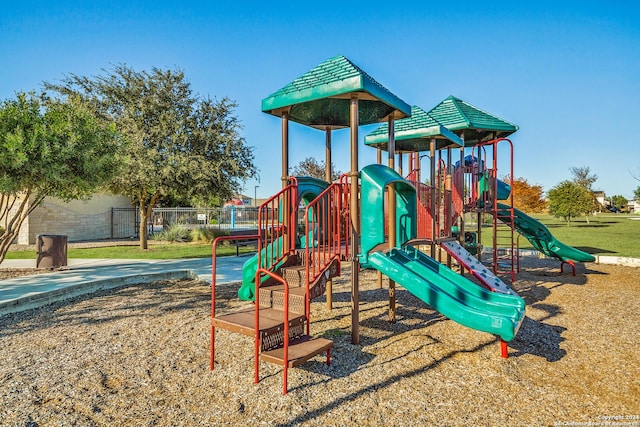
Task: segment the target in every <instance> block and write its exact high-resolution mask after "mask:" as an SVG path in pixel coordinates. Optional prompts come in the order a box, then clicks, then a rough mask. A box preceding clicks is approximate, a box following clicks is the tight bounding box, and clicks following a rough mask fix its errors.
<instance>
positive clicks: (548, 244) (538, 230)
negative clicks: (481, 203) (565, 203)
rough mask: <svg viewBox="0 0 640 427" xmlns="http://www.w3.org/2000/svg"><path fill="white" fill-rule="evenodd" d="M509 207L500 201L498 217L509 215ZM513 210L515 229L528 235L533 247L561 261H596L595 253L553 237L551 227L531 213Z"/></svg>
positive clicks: (525, 235)
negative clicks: (531, 215)
mask: <svg viewBox="0 0 640 427" xmlns="http://www.w3.org/2000/svg"><path fill="white" fill-rule="evenodd" d="M508 209H509V206H507V205H504V204H502V203H499V204H498V217H499V218H500V217H503V216H507V217H508V216H509V211H508ZM513 212H514V219H513V221H514V226H515V230H516V231H517V232H518V233H520V234H522V235H523V236H524V237H526V238H527V240H529V242H531V244H532V245H533V247H534V248H536V249H537V250H538V251H540V252H542V253H543V254H545V255H547V256H550V257H554V258H558V259H559V260H561V261H577V262H594V261H595V260H596V258H595V257H594V256H593V255H591V254H588V253H586V252H583V251H581V250H579V249H576V248H574V247H572V246H569V245H566V244H564V243H562V242H561V241H559V240H557V239H556V238H555V237H553V235H552V234H551V232H550V231H549V229H548V228H547V227H545V225H544V224H542V223H541V222H540V221H538V220H537V219H534V218H531V217H530V216H529V215H527V214H525V213H524V212H522V211H520V210H518V209H515V208H514V209H513Z"/></svg>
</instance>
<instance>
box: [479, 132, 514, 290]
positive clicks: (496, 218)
mask: <svg viewBox="0 0 640 427" xmlns="http://www.w3.org/2000/svg"><path fill="white" fill-rule="evenodd" d="M503 141H505V142H508V144H509V148H510V159H509V167H510V169H509V174H508V177H509V178H508V181H509V182H507V183H506V184H507V185H509V186H510V188H511V192H510V194H509V200H508V202H507V206H508V208H507V209H498V203H499V201H498V173H497V171H498V144H499V143H500V142H503ZM476 147H477V148H478V154H480V149H482V151H483V153H484V157H485V159H486V158H487V153H486V148H487V147H491V149H492V156H491V157H492V158H491V168H488V167H487V161H485V162H484V163H485V170H484V171H483V175H484V177H485V179H486V180H488V183H489V186H488V187H489V191H483V192H482V194H480V197H481V198H482V199H481V200H482V206H483V207H484V209H485V210H489V209H491V210H492V213H493V272H494V273H495V274H498V270H499V268H500V263H499V262H498V256H499V253H498V252H499V251H498V238H499V236H498V226H499V224H500V223H501V222H502V223H505V224H506V225H507V226H508V227H509V231H508V233H507V237H508V239H509V241H508V242H507V249H506V251H507V255H508V260H509V269H508V270H507V271H506V272H507V273H508V274H509V275H510V276H511V281H512V282H513V280H514V279H515V270H516V261H515V258H516V255H515V245H514V238H513V235H514V227H515V224H514V209H513V143H512V142H511V140H510V139H507V138H498V139H494V140H491V141H487V142H484V143H482V144H478V145H477V146H476ZM476 147H474V150H475V149H476ZM481 164H482V163H481ZM478 175H480V174H478ZM478 179H479V178H478ZM476 187H477V184H476ZM485 190H486V189H485ZM505 211H506V212H508V216H506V217H505V216H504V215H499V212H505Z"/></svg>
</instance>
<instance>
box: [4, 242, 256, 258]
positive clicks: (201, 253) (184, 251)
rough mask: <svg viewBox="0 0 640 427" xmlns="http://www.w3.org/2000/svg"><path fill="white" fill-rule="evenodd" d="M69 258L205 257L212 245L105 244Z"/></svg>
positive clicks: (221, 252)
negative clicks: (143, 248)
mask: <svg viewBox="0 0 640 427" xmlns="http://www.w3.org/2000/svg"><path fill="white" fill-rule="evenodd" d="M217 249H218V250H217V252H218V256H230V255H233V256H235V255H236V247H235V246H219V247H218V248H217ZM252 251H253V252H255V248H253V249H252V248H251V247H241V248H240V254H244V253H249V252H252ZM67 256H68V257H69V258H119V259H178V258H205V257H210V256H211V245H210V244H200V243H170V244H152V243H150V244H149V249H147V250H142V249H140V248H139V247H138V246H137V245H136V246H133V245H132V246H105V247H101V248H86V249H74V248H69V249H68V252H67ZM6 258H7V259H36V252H35V251H9V252H7V256H6Z"/></svg>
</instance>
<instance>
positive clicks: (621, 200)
mask: <svg viewBox="0 0 640 427" xmlns="http://www.w3.org/2000/svg"><path fill="white" fill-rule="evenodd" d="M610 201H611V204H612V205H613V206H615V207H616V208H618V209H622V208H624V207H625V206H627V203H628V200H627V198H626V197H624V196H622V195H620V194H616V195H615V196H611V199H610Z"/></svg>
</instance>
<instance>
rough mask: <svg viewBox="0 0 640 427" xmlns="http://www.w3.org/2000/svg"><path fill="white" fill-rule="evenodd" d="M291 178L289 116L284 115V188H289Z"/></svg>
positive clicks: (284, 113)
mask: <svg viewBox="0 0 640 427" xmlns="http://www.w3.org/2000/svg"><path fill="white" fill-rule="evenodd" d="M288 177H289V114H288V113H286V112H283V113H282V177H281V178H280V179H281V180H282V188H285V187H286V186H287V179H288Z"/></svg>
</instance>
